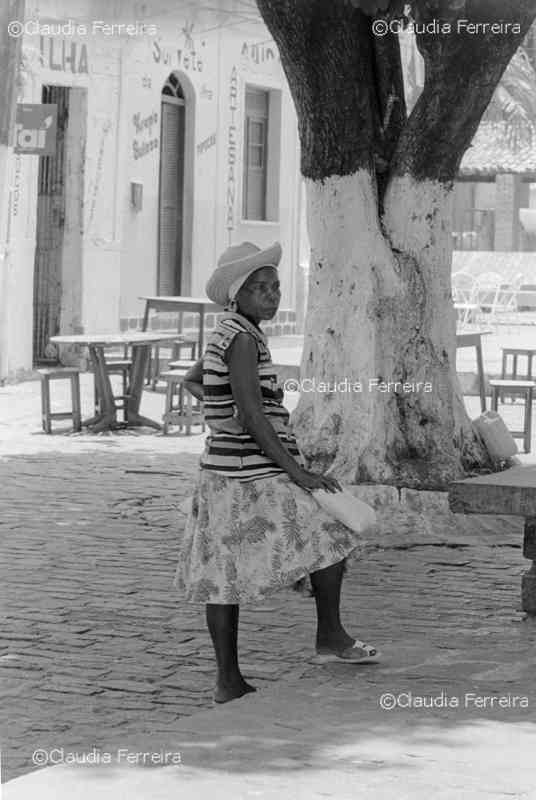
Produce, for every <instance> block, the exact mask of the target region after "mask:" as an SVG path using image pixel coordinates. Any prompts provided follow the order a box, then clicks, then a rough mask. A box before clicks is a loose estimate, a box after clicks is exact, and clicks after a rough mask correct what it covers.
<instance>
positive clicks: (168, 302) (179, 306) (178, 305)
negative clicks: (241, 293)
mask: <svg viewBox="0 0 536 800" xmlns="http://www.w3.org/2000/svg"><path fill="white" fill-rule="evenodd" d="M140 300H145V313H144V315H143V323H142V330H144V331H146V330H147V325H148V324H149V313H150V312H151V311H167V312H173V311H178V312H179V324H178V328H177V331H178V333H182V317H183V314H184V313H186V312H190V313H193V314H199V333H198V337H197V344H198V347H197V358H201V356H202V355H203V348H204V344H205V314H206V313H207V311H213V312H218V311H223V306H219V305H217V303H213V302H212V301H211V300H209V299H208V297H181V296H171V297H162V296H160V297H157V296H154V297H151V296H149V297H147V296H144V297H140Z"/></svg>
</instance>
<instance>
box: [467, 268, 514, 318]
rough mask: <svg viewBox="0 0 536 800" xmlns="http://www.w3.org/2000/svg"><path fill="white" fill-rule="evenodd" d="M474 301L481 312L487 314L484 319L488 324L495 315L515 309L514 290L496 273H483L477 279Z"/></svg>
mask: <svg viewBox="0 0 536 800" xmlns="http://www.w3.org/2000/svg"><path fill="white" fill-rule="evenodd" d="M475 301H476V302H477V303H478V305H479V306H480V309H481V310H482V311H484V312H487V313H486V319H487V320H489V321H490V322H491V321H493V320H494V319H495V318H496V315H497V314H499V313H504V312H508V311H509V312H513V311H515V310H516V308H517V303H516V290H515V288H514V287H513V286H512V284H511V283H508V282H505V281H504V279H503V277H502V276H501V275H499V273H498V272H483V273H482V274H481V275H479V276H478V277H477V279H476V296H475Z"/></svg>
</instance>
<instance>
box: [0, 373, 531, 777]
mask: <svg viewBox="0 0 536 800" xmlns="http://www.w3.org/2000/svg"><path fill="white" fill-rule="evenodd" d="M83 378H84V376H83ZM90 388H91V387H90V385H89V383H88V384H87V386H85V389H86V393H85V402H86V405H87V406H88V408H89V401H90V396H91V395H90ZM6 398H7V404H6ZM60 399H61V398H60ZM2 401H4V405H3V406H2ZM161 403H162V398H161V396H151V395H149V397H148V399H147V406H148V411H149V413H152V415H153V416H157V413H156V412H157V408H156V406H157V404H158V405H161ZM151 404H153V406H154V409H153V407H152V406H151ZM6 408H8V409H9V418H8V415H7V414H5V413H3V412H5V410H6ZM0 412H2V413H0V440H1V441H0V453H1V452H2V446H3V456H4V457H3V458H0V487H1V494H0V506H1V508H0V532H1V534H2V544H3V556H2V574H1V584H0V586H1V588H0V593H1V594H0V603H1V605H2V608H3V610H4V617H5V625H4V635H3V636H2V642H1V651H0V664H1V666H2V670H3V689H4V698H5V700H4V704H3V720H2V739H3V779H4V780H6V779H11V778H14V777H16V776H19V775H22V774H24V773H28V772H30V771H32V770H35V769H36V768H37V766H36V764H34V763H33V762H32V753H33V751H34V750H35V749H36V748H44V749H49V748H51V747H65V748H69V749H70V750H75V751H78V752H80V751H83V752H87V751H90V750H91V749H92V748H93V747H99V746H104V745H106V746H107V747H109V748H111V747H114V746H115V747H120V746H122V745H123V743H125V742H127V741H129V740H132V739H133V737H141V738H142V739H143V738H144V737H149V738H150V740H151V741H156V740H157V739H160V740H162V741H168V740H169V739H170V738H171V739H172V738H173V735H174V732H175V730H176V729H177V727H178V726H180V725H184V720H185V718H188V717H191V715H193V714H196V712H198V711H200V710H202V709H207V708H209V707H210V706H211V704H212V701H211V691H212V684H213V673H214V666H213V658H212V651H211V647H210V643H209V639H208V634H207V633H206V630H205V625H204V618H203V609H200V608H198V607H196V606H185V605H181V604H180V602H179V601H178V599H177V597H176V596H175V595H174V593H173V590H172V587H171V581H172V577H173V572H174V569H175V561H176V552H177V545H178V537H179V536H180V531H181V521H182V519H183V517H181V515H180V514H179V512H178V506H179V504H180V502H181V500H183V499H184V498H186V497H187V496H189V495H190V494H191V492H192V488H193V485H194V480H195V473H196V468H197V458H198V453H199V451H200V449H201V446H202V441H203V437H202V436H193V437H188V438H184V437H179V438H173V437H161V436H155V435H144V434H142V435H139V436H136V435H127V434H116V435H114V436H110V437H92V436H91V435H87V434H84V435H81V436H67V437H64V436H52V437H47V436H43V435H41V434H39V433H37V434H36V431H38V428H39V417H38V392H36V387H35V385H30V384H21V385H18V386H14V387H5V389H3V390H1V391H0ZM15 425H17V426H19V428H20V430H19V432H18V434H16V433H15V432H14V426H15ZM454 519H455V518H454V516H453V515H450V516H447V517H446V516H445V515H441V514H437V515H436V514H431V515H428V517H426V515H425V516H423V515H422V514H419V513H417V512H416V513H414V514H411V513H407V512H405V513H404V514H401V513H399V512H398V511H396V510H393V509H392V508H386V509H383V510H382V509H381V510H380V532H379V538H378V541H377V545H378V547H377V549H375V550H373V551H372V552H371V553H370V555H369V557H368V558H367V559H365V560H363V561H362V562H357V563H354V564H352V565H351V566H350V569H349V573H348V576H347V580H346V582H345V589H344V598H343V605H344V611H345V619H346V621H347V626H348V628H349V630H350V631H351V632H352V633H355V634H357V635H359V636H360V637H361V638H363V639H365V640H367V641H372V642H373V643H375V644H376V645H377V646H378V647H380V649H382V650H383V651H384V653H386V655H387V662H388V663H387V666H386V667H385V668H383V667H380V668H378V669H379V670H380V672H376V673H375V674H380V675H384V673H385V675H384V683H385V681H389V680H391V681H392V676H393V675H395V676H396V675H397V674H398V676H399V678H400V680H402V678H403V680H404V681H405V684H404V685H405V686H406V687H408V686H409V687H412V688H413V689H415V690H416V689H417V688H418V687H423V686H432V685H433V686H438V685H440V684H441V682H444V683H445V684H448V681H449V680H450V678H451V677H452V679H454V676H455V674H457V675H458V682H459V679H460V678H459V676H460V675H461V674H463V671H464V670H467V665H468V664H469V666H471V669H472V673H471V674H472V677H471V679H470V681H469V684H470V685H469V686H468V690H471V688H472V687H473V686H474V685H477V686H479V687H482V686H484V685H488V686H491V687H492V690H493V691H495V689H502V690H505V691H512V692H516V691H517V692H519V691H526V693H528V692H529V689H530V691H533V689H532V688H531V686H532V684H531V685H530V686H529V685H528V684H527V682H526V674H527V670H529V673H530V671H532V674H534V667H535V666H536V656H535V647H534V645H535V642H536V625H534V624H533V622H532V621H529V620H525V619H524V615H523V614H522V613H521V612H520V611H519V602H520V601H519V594H520V590H519V586H520V576H521V573H522V572H523V571H524V570H525V569H526V568H527V565H528V562H526V561H525V560H524V559H523V557H522V553H521V541H522V533H521V531H522V526H521V521H520V520H512V519H509V520H508V519H507V518H503V519H499V518H485V517H481V518H477V517H468V518H459V517H457V518H456V521H455V522H454ZM313 639H314V611H313V604H312V601H311V600H308V599H305V598H301V597H297V596H295V595H293V594H287V593H285V594H284V595H283V594H282V595H280V596H277V597H276V598H274V600H273V601H270V602H267V603H266V604H265V605H263V606H259V607H258V608H256V609H243V610H242V612H241V629H240V653H241V663H242V668H243V671H244V673H245V675H246V676H247V677H249V678H250V679H251V680H252V681H253V682H254V683H256V685H257V686H259V687H260V689H261V690H262V689H264V690H265V692H266V690H267V689H268V687H272V688H274V687H276V686H281V687H283V686H287V685H295V684H296V682H300V683H301V682H302V681H303V682H305V681H306V680H307V679H309V681H313V682H315V684H317V685H318V686H321V685H322V684H326V682H328V681H332V680H333V671H332V670H331V669H330V668H328V667H324V668H319V667H317V666H313V665H312V664H311V663H310V656H311V654H312V643H313ZM417 651H419V653H421V652H422V651H426V652H427V653H428V655H427V660H426V666H424V667H423V666H422V664H421V666H418V665H417V666H415V667H413V666H411V654H412V653H413V654H414V653H415V652H417ZM408 654H409V655H408ZM408 659H409V660H408ZM421 661H422V659H421ZM408 664H409V667H408ZM337 666H339V665H337ZM343 666H344V665H343ZM397 670H398V673H397ZM339 674H340V673H339ZM390 676H391V677H390ZM475 676H476V677H475ZM490 676H491V677H490ZM468 680H469V679H468ZM373 682H374V680H373ZM343 683H344V681H343ZM354 684H355V681H354V679H353V678H352V679H351V680H350V681H349V682H348V680H347V683H346V684H345V686H346V689H345V691H350V692H353V687H354ZM446 688H448V686H447V687H446ZM341 691H342V689H341ZM260 694H261V693H259V695H260ZM259 699H260V700H261V699H262V698H261V697H259ZM261 705H262V703H261ZM534 708H535V705H534V703H533V704H532V706H531V709H530V710H529V712H528V714H529V715H530V719H532V720H534V718H535V715H534Z"/></svg>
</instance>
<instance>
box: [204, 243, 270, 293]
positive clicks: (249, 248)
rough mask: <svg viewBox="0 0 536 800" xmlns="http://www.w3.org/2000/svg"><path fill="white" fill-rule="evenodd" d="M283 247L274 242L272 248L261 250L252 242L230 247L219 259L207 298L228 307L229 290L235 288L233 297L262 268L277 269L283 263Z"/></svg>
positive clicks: (209, 282)
mask: <svg viewBox="0 0 536 800" xmlns="http://www.w3.org/2000/svg"><path fill="white" fill-rule="evenodd" d="M281 254H282V250H281V245H280V244H279V242H274V244H273V245H271V247H267V248H266V249H265V250H261V248H260V247H257V245H255V244H252V243H251V242H242V244H235V245H232V246H231V247H228V248H227V250H226V251H225V252H224V253H223V254H222V255H221V256H220V258H219V259H218V266H217V267H216V269H215V270H214V272H213V273H212V275H211V276H210V278H209V279H208V283H207V285H206V288H205V292H206V294H207V297H208V298H209V299H210V300H212V302H213V303H217V304H218V305H220V306H226V305H227V304H228V303H229V300H230V299H232V298H230V297H229V290H230V289H231V286H232V287H233V295H234V294H236V292H237V291H238V289H237V286H238V287H239V286H241V285H242V283H244V281H245V280H246V279H247V278H248V277H249V275H251V273H252V272H255V270H257V269H260V268H261V267H275V268H276V269H277V267H278V266H279V262H280V261H281Z"/></svg>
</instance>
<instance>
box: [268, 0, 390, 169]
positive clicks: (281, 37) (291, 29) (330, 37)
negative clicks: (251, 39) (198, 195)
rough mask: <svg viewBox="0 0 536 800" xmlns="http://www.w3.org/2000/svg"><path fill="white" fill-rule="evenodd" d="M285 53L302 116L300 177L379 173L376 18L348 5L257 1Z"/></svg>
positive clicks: (315, 0) (319, 0)
mask: <svg viewBox="0 0 536 800" xmlns="http://www.w3.org/2000/svg"><path fill="white" fill-rule="evenodd" d="M257 5H258V7H259V11H260V13H261V15H262V17H263V19H264V21H265V23H266V25H267V27H268V29H269V30H270V32H271V34H272V36H273V37H274V40H275V42H276V44H277V46H278V48H279V53H280V56H281V63H282V65H283V69H284V70H285V73H286V75H287V79H288V83H289V86H290V90H291V92H292V96H293V98H294V103H295V105H296V110H297V113H298V127H299V133H300V141H301V150H302V162H301V169H302V174H303V175H304V176H305V177H308V178H312V179H315V180H318V179H322V178H325V177H327V176H329V175H349V174H352V173H353V172H355V171H356V170H357V169H359V168H361V167H364V168H366V169H369V170H370V171H371V172H373V171H374V142H376V141H377V139H378V131H379V128H380V111H379V108H378V97H377V95H376V90H375V84H374V73H373V61H374V54H373V50H372V42H371V34H370V19H369V18H368V17H367V16H366V15H365V14H363V13H362V12H361V11H360V10H358V9H355V8H353V7H352V6H351V5H350V4H348V3H342V2H337V1H335V0H333V2H326V1H325V0H257Z"/></svg>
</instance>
